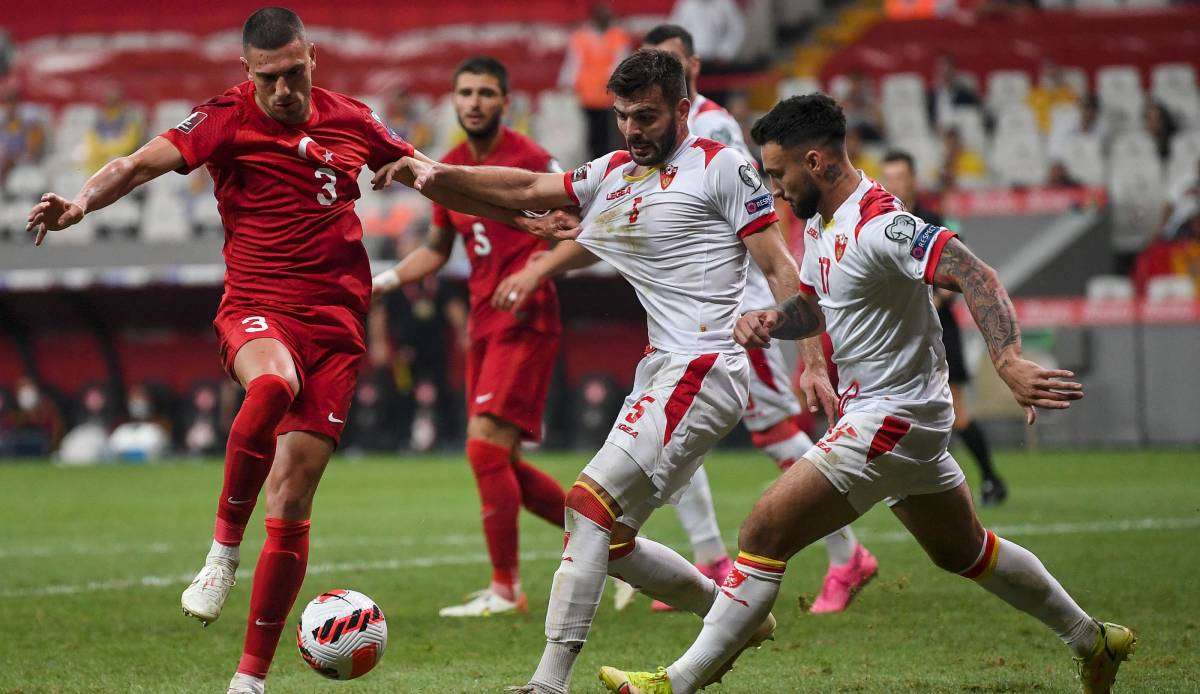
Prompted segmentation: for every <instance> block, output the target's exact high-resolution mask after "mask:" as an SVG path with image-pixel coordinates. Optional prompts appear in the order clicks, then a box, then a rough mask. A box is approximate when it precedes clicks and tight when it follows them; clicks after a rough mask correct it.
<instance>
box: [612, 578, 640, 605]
mask: <svg viewBox="0 0 1200 694" xmlns="http://www.w3.org/2000/svg"><path fill="white" fill-rule="evenodd" d="M612 581H613V607H615V608H616V609H617V612H620V611H621V610H623V609H625V608H626V607H629V603H631V602H633V599H634V598H635V597H637V594H638V589H637V588H634V587H633V586H631V585H629V584H628V583H626V582H625V581H622V580H621V579H619V578H614V579H613V580H612Z"/></svg>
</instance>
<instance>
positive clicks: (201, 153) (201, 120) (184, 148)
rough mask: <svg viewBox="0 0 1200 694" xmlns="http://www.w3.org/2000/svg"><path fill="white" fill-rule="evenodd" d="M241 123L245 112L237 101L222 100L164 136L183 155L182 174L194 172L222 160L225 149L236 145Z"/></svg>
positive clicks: (208, 104)
mask: <svg viewBox="0 0 1200 694" xmlns="http://www.w3.org/2000/svg"><path fill="white" fill-rule="evenodd" d="M240 123H241V109H240V107H239V106H238V102H237V101H236V100H235V99H232V98H229V97H227V96H219V97H217V98H215V99H210V100H209V101H208V102H206V103H204V104H201V105H200V106H197V107H196V108H195V109H193V110H192V112H191V114H189V115H188V117H187V118H184V119H183V122H182V123H180V124H179V125H177V126H175V127H174V128H171V129H170V130H168V131H166V132H165V133H163V134H162V137H164V138H166V140H167V141H168V142H170V143H171V144H173V145H175V149H178V150H179V153H180V154H182V155H183V160H184V162H185V164H184V166H182V167H180V169H179V173H182V174H186V173H189V172H191V171H192V170H193V169H195V168H196V167H198V166H200V165H201V164H203V163H205V162H207V161H209V160H210V159H213V158H214V157H218V156H220V153H221V148H222V147H223V146H224V145H225V144H227V143H229V142H231V141H233V138H234V135H235V134H236V133H237V131H238V126H239V125H240Z"/></svg>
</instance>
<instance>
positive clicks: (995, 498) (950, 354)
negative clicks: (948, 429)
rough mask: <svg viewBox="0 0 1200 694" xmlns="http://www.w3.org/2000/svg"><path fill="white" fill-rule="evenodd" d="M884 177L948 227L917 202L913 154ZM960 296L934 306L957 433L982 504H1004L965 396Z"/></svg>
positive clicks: (893, 161) (895, 157) (938, 296)
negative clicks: (974, 467) (978, 481)
mask: <svg viewBox="0 0 1200 694" xmlns="http://www.w3.org/2000/svg"><path fill="white" fill-rule="evenodd" d="M882 174H883V175H882V177H881V178H882V179H883V180H882V183H883V187H884V188H887V190H888V192H890V193H891V194H892V195H895V196H896V197H898V198H900V201H901V202H903V203H904V206H905V207H907V208H908V210H909V211H910V212H912V213H913V214H915V215H916V216H918V217H920V218H921V219H923V220H925V221H926V222H928V223H930V224H936V225H938V226H944V224H943V223H942V218H941V216H940V215H938V214H937V213H936V212H933V211H932V210H927V209H925V208H923V207H921V204H920V203H919V202H918V200H917V168H916V165H915V163H914V162H913V158H912V155H910V154H909V153H908V152H904V151H901V150H893V151H891V152H888V154H887V155H886V156H885V157H884V158H883V166H882ZM957 297H958V295H957V294H955V293H954V292H951V291H947V290H945V289H935V290H934V294H933V305H934V306H935V307H937V312H938V318H939V319H940V320H941V322H942V342H943V343H944V344H945V345H946V363H947V364H948V365H949V367H950V393H951V395H952V397H953V398H954V431H955V432H957V433H958V435H959V436H960V437H962V440H963V443H965V444H966V446H967V448H968V449H969V450H970V451H971V455H973V456H975V462H976V463H978V465H979V472H980V473H981V474H982V475H983V485H982V487H981V489H980V503H982V504H983V505H984V506H990V505H993V504H999V503H1002V502H1003V501H1004V500H1005V499H1006V498H1008V487H1006V486H1005V484H1004V480H1002V479H1000V476H999V475H997V474H996V469H995V468H994V467H992V450H991V447H990V446H988V442H987V436H985V435H984V433H983V429H981V428H980V427H979V425H978V424H976V423H975V421H974V420H973V419H971V413H970V412H969V411H968V410H967V402H966V400H965V398H964V396H963V387H964V386H965V385H966V383H967V382H969V381H970V380H971V375H970V374H969V373H967V366H966V363H965V362H964V361H963V350H962V336H961V335H960V334H959V328H958V322H957V321H955V320H954V315H953V312H952V311H951V310H950V308H951V306H953V304H954V301H955V300H956V298H957Z"/></svg>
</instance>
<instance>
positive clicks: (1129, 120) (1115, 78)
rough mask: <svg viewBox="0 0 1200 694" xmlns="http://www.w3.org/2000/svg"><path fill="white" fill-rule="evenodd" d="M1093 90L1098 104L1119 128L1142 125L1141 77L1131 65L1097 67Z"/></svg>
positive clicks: (1142, 97)
mask: <svg viewBox="0 0 1200 694" xmlns="http://www.w3.org/2000/svg"><path fill="white" fill-rule="evenodd" d="M1096 93H1097V95H1098V96H1099V97H1100V108H1102V109H1103V110H1104V111H1105V113H1107V114H1109V115H1110V116H1111V117H1112V118H1113V120H1114V123H1115V125H1116V126H1117V128H1118V129H1121V130H1126V129H1139V128H1141V125H1142V109H1143V107H1144V105H1145V97H1144V96H1143V94H1142V78H1141V75H1140V74H1139V73H1138V69H1137V68H1136V67H1134V66H1132V65H1109V66H1108V67H1103V68H1100V69H1099V70H1097V71H1096Z"/></svg>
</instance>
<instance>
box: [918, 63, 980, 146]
mask: <svg viewBox="0 0 1200 694" xmlns="http://www.w3.org/2000/svg"><path fill="white" fill-rule="evenodd" d="M980 103H981V102H980V100H979V94H978V92H976V90H975V87H974V86H972V84H971V82H970V79H969V78H968V77H967V75H966V73H963V72H959V71H958V67H957V66H956V65H955V63H954V58H953V57H951V56H950V55H947V54H944V53H943V54H942V55H940V56H938V59H937V62H936V63H935V64H934V69H933V84H932V86H931V87H930V88H929V92H928V94H927V95H926V105H927V107H928V108H929V121H930V122H931V123H933V125H934V126H935V127H937V128H938V129H941V128H943V127H945V126H946V124H947V123H949V122H950V118H951V116H952V115H954V109H955V108H956V107H958V106H979V105H980Z"/></svg>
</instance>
